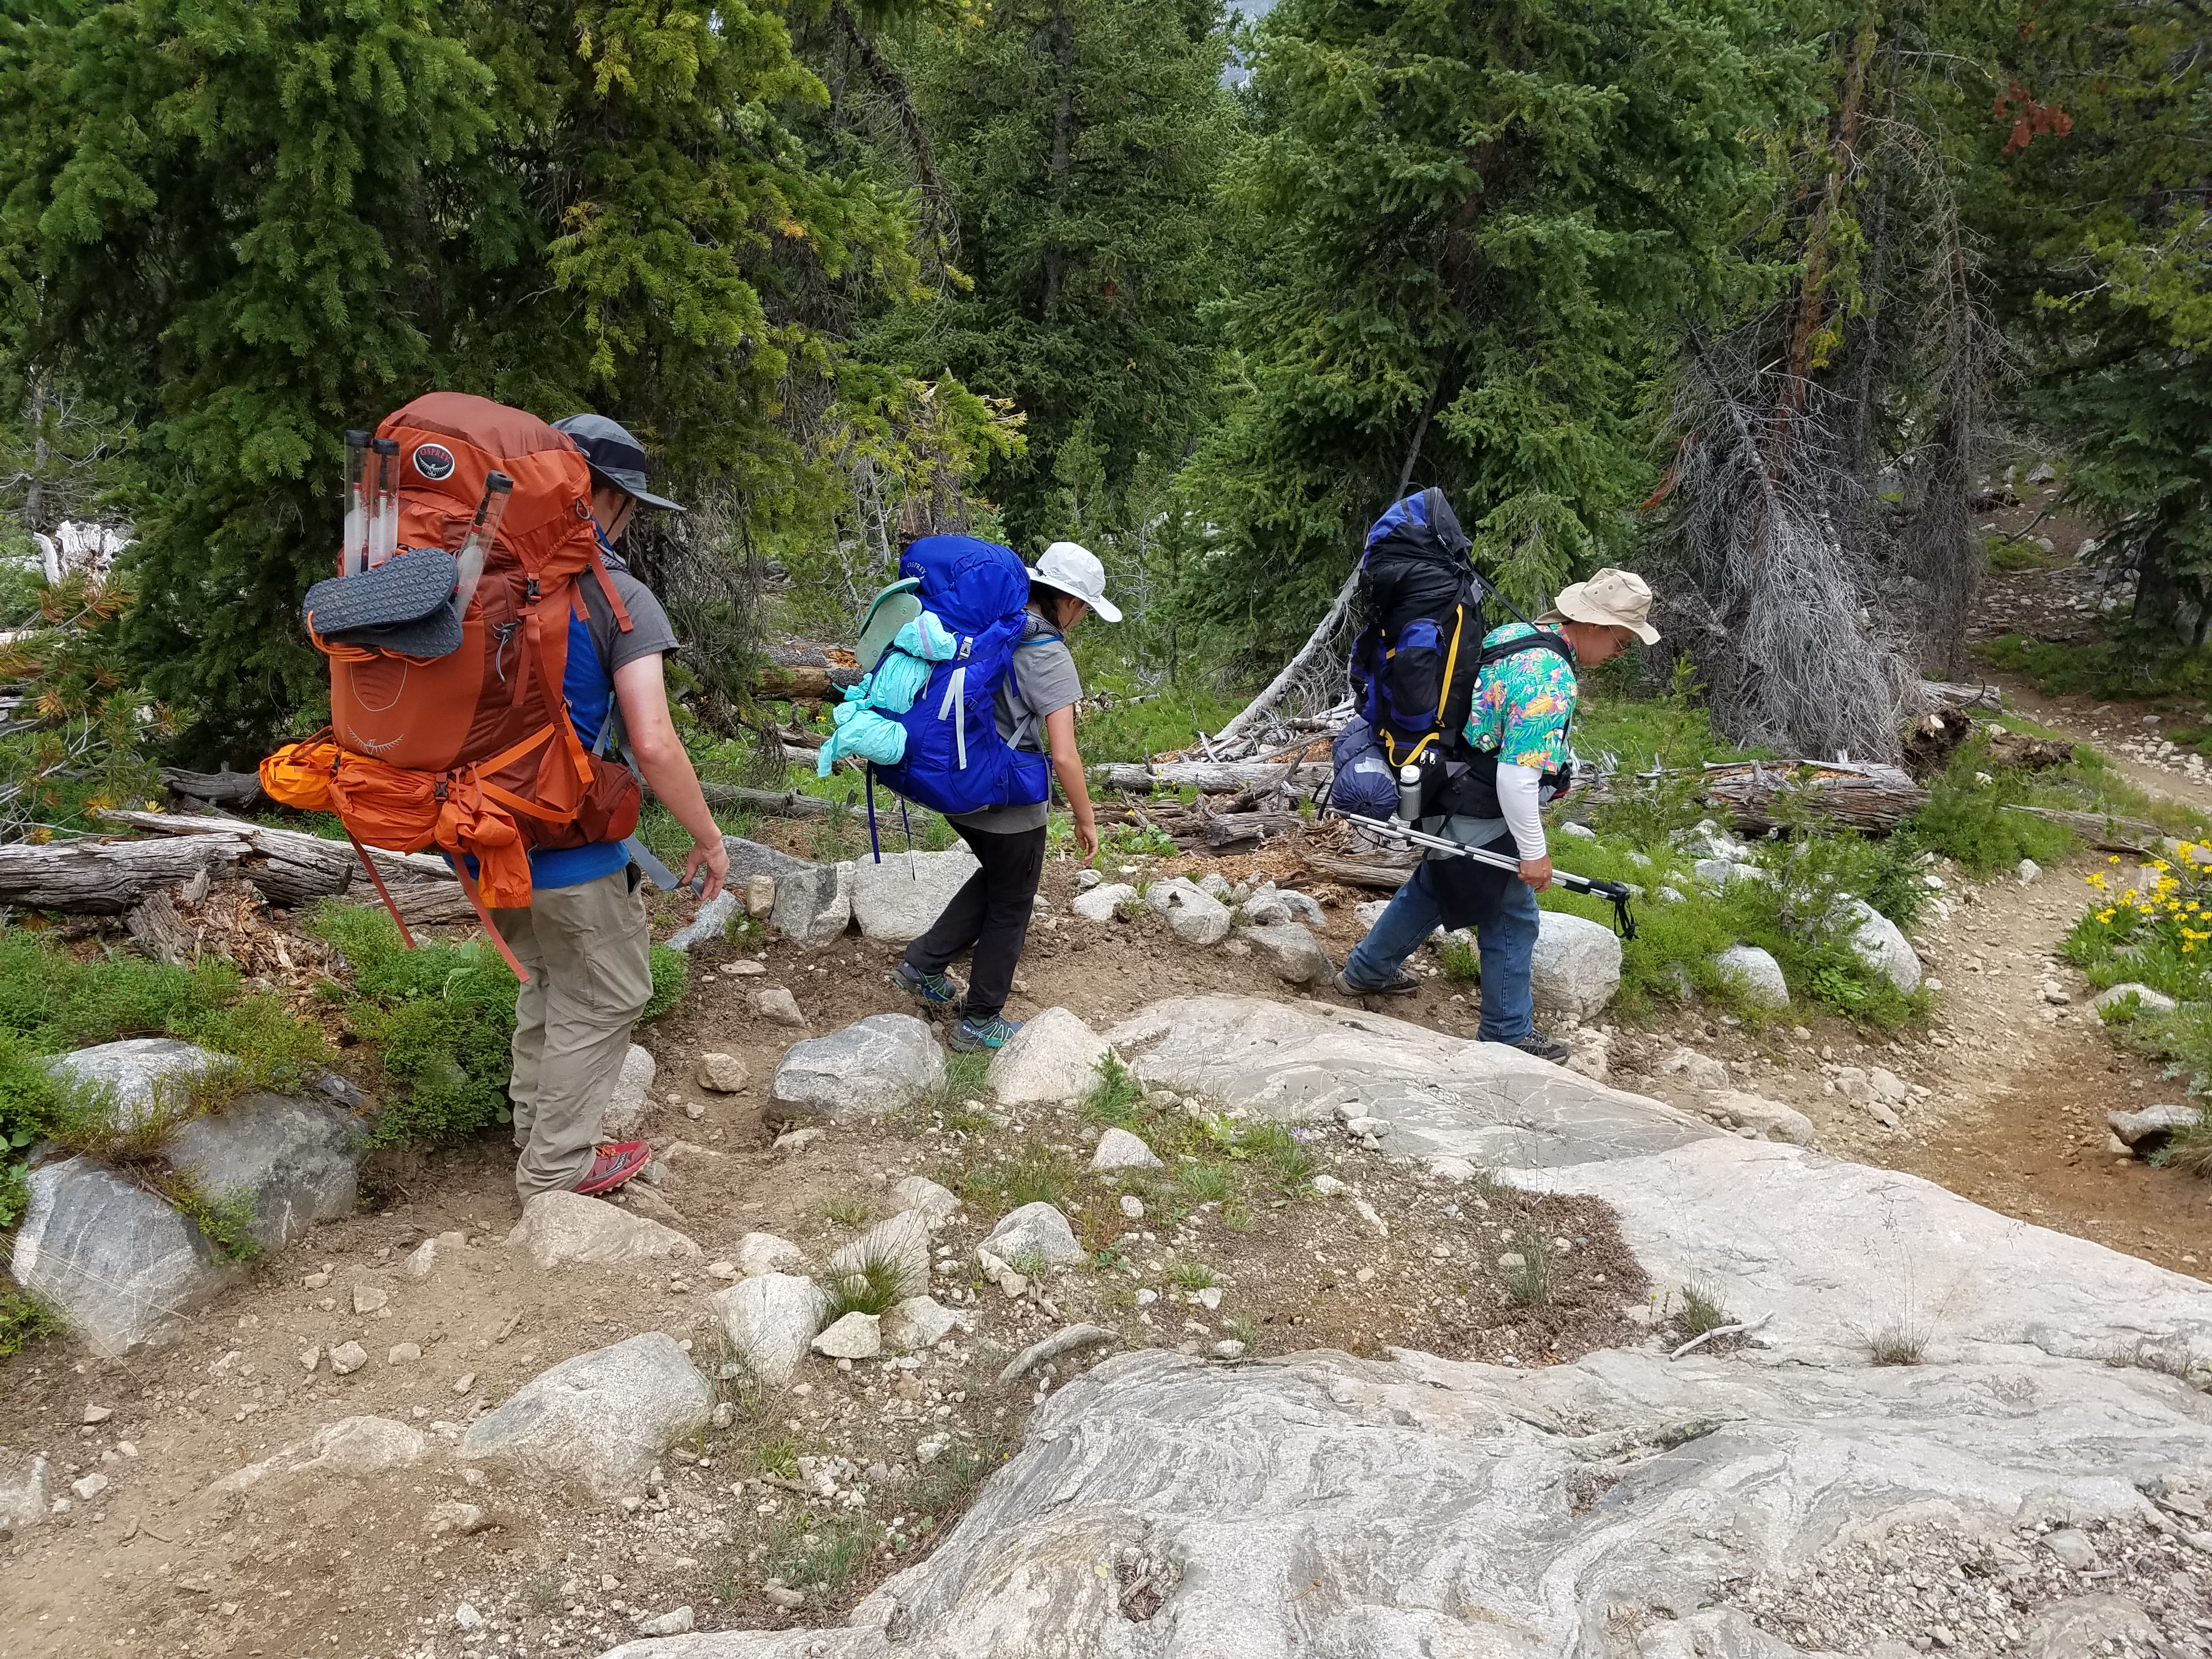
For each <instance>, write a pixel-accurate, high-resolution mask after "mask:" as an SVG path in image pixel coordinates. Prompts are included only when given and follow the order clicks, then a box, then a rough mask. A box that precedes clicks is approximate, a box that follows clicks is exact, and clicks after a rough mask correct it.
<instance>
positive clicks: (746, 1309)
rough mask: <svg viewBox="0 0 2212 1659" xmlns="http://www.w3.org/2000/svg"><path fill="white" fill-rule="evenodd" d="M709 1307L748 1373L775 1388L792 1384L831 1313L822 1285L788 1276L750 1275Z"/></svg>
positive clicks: (714, 1298) (716, 1297) (710, 1300)
mask: <svg viewBox="0 0 2212 1659" xmlns="http://www.w3.org/2000/svg"><path fill="white" fill-rule="evenodd" d="M708 1303H709V1304H710V1305H711V1306H712V1307H713V1308H714V1312H715V1314H716V1316H718V1317H719V1318H720V1320H721V1322H722V1328H723V1329H724V1330H725V1331H726V1332H727V1333H728V1334H729V1338H730V1342H731V1345H732V1346H733V1347H735V1348H736V1349H737V1351H738V1358H739V1359H741V1360H743V1361H744V1364H745V1367H746V1369H747V1370H750V1371H751V1372H752V1373H753V1375H754V1376H757V1377H759V1378H760V1379H761V1381H762V1382H763V1383H768V1384H769V1386H771V1387H775V1388H781V1386H782V1385H783V1384H784V1383H788V1382H789V1381H790V1380H791V1374H792V1372H793V1370H796V1369H797V1368H798V1365H799V1361H800V1360H801V1359H803V1358H805V1355H806V1349H807V1345H808V1344H809V1343H811V1341H812V1340H814V1334H815V1333H816V1332H817V1331H818V1330H820V1329H821V1328H822V1320H823V1315H825V1314H826V1313H827V1312H828V1311H829V1298H828V1297H825V1296H823V1293H822V1289H821V1287H820V1286H819V1285H816V1284H815V1283H813V1281H811V1279H801V1278H799V1277H798V1276H797V1275H795V1274H793V1273H758V1274H755V1275H752V1276H750V1277H748V1278H746V1279H743V1280H741V1281H740V1282H739V1283H738V1284H736V1285H732V1286H731V1287H730V1288H729V1289H728V1290H726V1291H716V1292H715V1293H714V1296H712V1297H709V1298H708Z"/></svg>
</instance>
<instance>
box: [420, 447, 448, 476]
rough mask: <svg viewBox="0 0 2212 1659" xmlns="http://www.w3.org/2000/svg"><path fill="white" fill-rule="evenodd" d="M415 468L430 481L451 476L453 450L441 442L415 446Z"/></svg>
mask: <svg viewBox="0 0 2212 1659" xmlns="http://www.w3.org/2000/svg"><path fill="white" fill-rule="evenodd" d="M415 470H416V471H417V472H419V473H421V474H422V476H423V477H426V478H428V479H429V480H430V482H431V483H441V482H442V481H443V480H445V479H447V478H450V477H453V451H452V450H450V449H448V448H447V447H445V445H443V444H417V445H416V446H415Z"/></svg>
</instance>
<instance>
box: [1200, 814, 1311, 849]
mask: <svg viewBox="0 0 2212 1659" xmlns="http://www.w3.org/2000/svg"><path fill="white" fill-rule="evenodd" d="M1304 828H1305V820H1304V818H1302V817H1299V816H1298V815H1297V813H1296V812H1205V813H1201V814H1200V817H1199V839H1200V840H1201V841H1203V842H1205V843H1206V848H1208V850H1210V851H1212V852H1216V853H1231V852H1238V853H1241V852H1247V851H1249V850H1250V849H1251V848H1255V847H1259V846H1263V845H1265V844H1266V843H1267V842H1271V841H1279V840H1280V839H1282V837H1284V836H1295V835H1297V833H1298V831H1300V830H1301V829H1304Z"/></svg>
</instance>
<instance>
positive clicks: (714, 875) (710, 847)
mask: <svg viewBox="0 0 2212 1659" xmlns="http://www.w3.org/2000/svg"><path fill="white" fill-rule="evenodd" d="M702 866H704V868H705V869H706V872H707V884H706V885H705V886H704V887H702V888H701V889H700V890H699V902H701V903H702V904H704V903H705V902H707V901H708V899H711V898H719V897H720V896H721V892H722V884H723V883H724V882H725V881H726V880H728V879H729V876H730V849H729V848H726V847H725V846H723V845H722V838H721V837H720V836H715V837H714V840H712V841H695V842H692V843H691V850H690V852H689V853H686V854H684V885H685V886H686V887H689V886H690V884H691V878H692V877H694V876H696V875H697V874H698V873H699V871H700V869H701V867H702Z"/></svg>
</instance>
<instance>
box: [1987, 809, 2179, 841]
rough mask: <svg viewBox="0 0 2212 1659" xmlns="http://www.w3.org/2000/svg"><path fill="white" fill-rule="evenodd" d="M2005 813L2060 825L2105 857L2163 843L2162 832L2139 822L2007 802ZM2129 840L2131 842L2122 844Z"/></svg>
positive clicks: (2151, 825) (2150, 824) (2092, 813)
mask: <svg viewBox="0 0 2212 1659" xmlns="http://www.w3.org/2000/svg"><path fill="white" fill-rule="evenodd" d="M2005 811H2008V812H2025V813H2027V815H2028V816H2029V817H2038V818H2042V819H2045V820H2046V821H2047V822H2049V823H2063V824H2064V825H2065V826H2066V827H2067V828H2068V829H2071V830H2072V831H2073V832H2074V833H2075V835H2077V836H2081V839H2082V840H2084V841H2086V842H2088V843H2089V845H2090V846H2092V847H2094V848H2099V849H2100V851H2103V852H2106V853H2148V852H2150V851H2152V850H2153V849H2154V848H2156V847H2157V846H2158V844H2159V843H2160V842H2162V841H2164V840H2165V839H2166V831H2165V830H2163V829H2160V828H2159V827H2158V826H2157V825H2156V824H2154V823H2144V822H2143V821H2142V819H2141V818H2118V817H2111V816H2109V815H2107V814H2106V813H2103V812H2069V811H2066V810H2065V809H2064V808H2063V807H2057V806H2019V805H2014V804H2012V803H2011V802H2007V803H2006V805H2005ZM2121 836H2134V837H2135V839H2134V840H2132V841H2123V840H2122V839H2120V837H2121Z"/></svg>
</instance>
